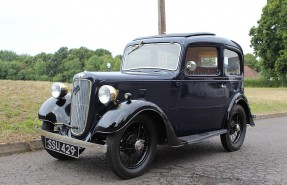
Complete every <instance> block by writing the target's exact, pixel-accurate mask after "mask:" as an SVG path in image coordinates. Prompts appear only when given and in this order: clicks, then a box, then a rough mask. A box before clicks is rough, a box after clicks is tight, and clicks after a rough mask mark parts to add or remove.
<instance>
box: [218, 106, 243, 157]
mask: <svg viewBox="0 0 287 185" xmlns="http://www.w3.org/2000/svg"><path fill="white" fill-rule="evenodd" d="M245 134H246V114H245V111H244V109H243V108H242V106H240V105H235V106H234V107H233V108H232V110H231V113H230V119H229V121H228V124H227V133H225V134H222V135H220V139H221V143H222V146H223V148H224V149H225V150H226V151H229V152H233V151H236V150H239V149H240V147H241V146H242V144H243V141H244V138H245Z"/></svg>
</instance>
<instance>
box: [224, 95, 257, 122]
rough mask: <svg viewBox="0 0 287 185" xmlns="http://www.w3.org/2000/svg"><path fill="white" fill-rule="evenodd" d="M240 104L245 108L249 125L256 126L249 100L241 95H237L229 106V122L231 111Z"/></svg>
mask: <svg viewBox="0 0 287 185" xmlns="http://www.w3.org/2000/svg"><path fill="white" fill-rule="evenodd" d="M236 104H239V105H241V106H242V107H243V109H244V110H245V113H246V116H247V124H250V125H251V126H255V123H254V120H253V116H252V114H251V110H250V107H249V105H248V100H247V98H246V97H245V96H244V95H243V94H241V93H237V94H236V95H235V96H234V97H233V98H232V101H231V103H230V104H229V106H228V110H227V120H229V117H230V113H231V109H232V107H233V106H234V105H236Z"/></svg>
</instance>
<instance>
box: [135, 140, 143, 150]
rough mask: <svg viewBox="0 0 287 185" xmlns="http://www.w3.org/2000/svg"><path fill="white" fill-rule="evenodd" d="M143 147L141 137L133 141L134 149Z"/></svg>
mask: <svg viewBox="0 0 287 185" xmlns="http://www.w3.org/2000/svg"><path fill="white" fill-rule="evenodd" d="M143 147H144V140H142V139H139V140H137V141H136V143H135V149H136V151H140V150H142V149H143Z"/></svg>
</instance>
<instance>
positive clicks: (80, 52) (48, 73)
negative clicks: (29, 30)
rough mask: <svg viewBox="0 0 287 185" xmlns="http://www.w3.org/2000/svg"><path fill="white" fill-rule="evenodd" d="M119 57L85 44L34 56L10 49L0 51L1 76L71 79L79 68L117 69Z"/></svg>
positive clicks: (79, 70)
mask: <svg viewBox="0 0 287 185" xmlns="http://www.w3.org/2000/svg"><path fill="white" fill-rule="evenodd" d="M121 58H122V57H121V56H120V55H118V56H116V57H113V56H112V54H111V52H110V51H108V50H106V49H97V50H95V51H94V50H90V49H87V48H85V47H81V48H77V49H68V48H67V47H61V48H60V49H59V50H58V51H56V52H55V53H54V54H47V53H40V54H38V55H35V56H29V55H17V54H16V53H15V52H13V51H0V79H9V80H40V81H62V82H70V81H71V80H72V77H73V75H75V74H76V73H79V72H81V71H84V70H87V71H106V70H107V63H110V64H111V69H110V70H112V71H119V69H120V63H121Z"/></svg>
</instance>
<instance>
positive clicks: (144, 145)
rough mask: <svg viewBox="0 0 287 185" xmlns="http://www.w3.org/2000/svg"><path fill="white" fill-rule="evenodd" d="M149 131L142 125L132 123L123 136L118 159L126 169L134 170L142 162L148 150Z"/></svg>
mask: <svg viewBox="0 0 287 185" xmlns="http://www.w3.org/2000/svg"><path fill="white" fill-rule="evenodd" d="M149 138H150V136H149V130H148V129H147V127H146V126H145V125H144V124H143V123H133V124H131V125H130V127H128V128H127V130H126V131H125V133H124V134H123V138H122V140H121V145H120V159H121V161H122V164H123V165H124V166H126V167H127V168H135V167H137V166H138V165H140V163H141V162H142V161H143V160H144V158H145V157H146V155H147V151H148V149H149V147H148V145H149Z"/></svg>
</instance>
